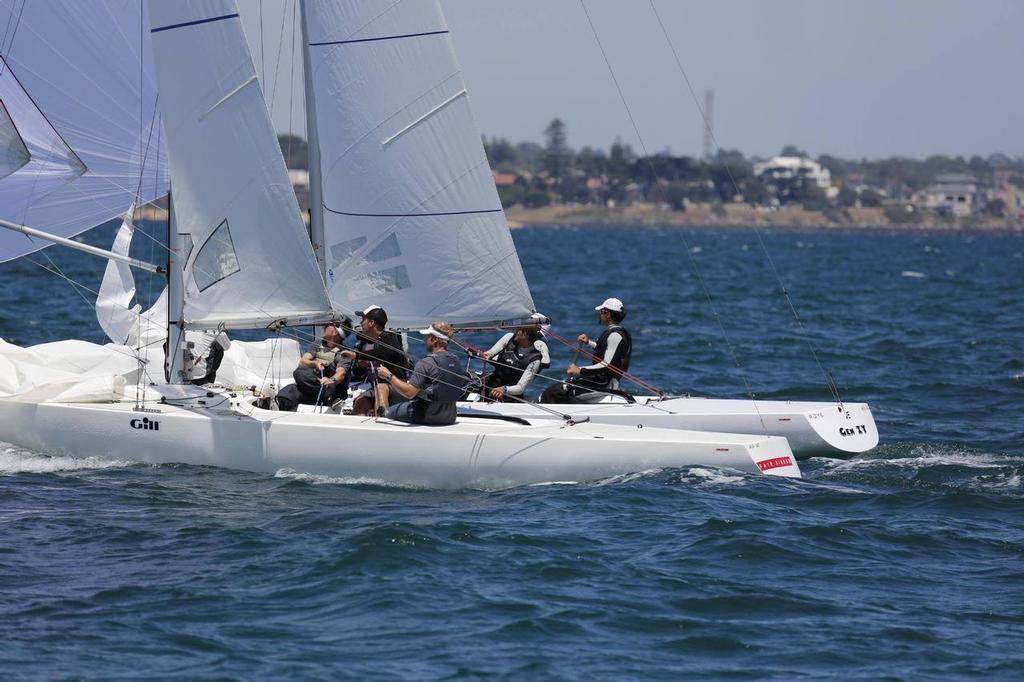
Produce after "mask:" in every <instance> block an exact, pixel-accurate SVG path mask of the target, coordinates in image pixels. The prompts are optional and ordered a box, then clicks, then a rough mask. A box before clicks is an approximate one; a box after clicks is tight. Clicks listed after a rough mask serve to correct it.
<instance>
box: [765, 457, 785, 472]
mask: <svg viewBox="0 0 1024 682" xmlns="http://www.w3.org/2000/svg"><path fill="white" fill-rule="evenodd" d="M792 464H793V458H792V457H774V458H772V459H762V460H761V461H760V462H758V463H757V468H758V469H760V470H761V471H768V470H769V469H778V468H779V467H788V466H790V465H792Z"/></svg>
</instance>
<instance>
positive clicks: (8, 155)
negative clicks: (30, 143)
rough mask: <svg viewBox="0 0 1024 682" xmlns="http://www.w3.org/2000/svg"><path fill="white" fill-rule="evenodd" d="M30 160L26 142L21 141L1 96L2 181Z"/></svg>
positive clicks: (0, 156)
mask: <svg viewBox="0 0 1024 682" xmlns="http://www.w3.org/2000/svg"><path fill="white" fill-rule="evenodd" d="M30 158H32V157H31V155H30V154H29V153H28V147H26V146H25V140H23V139H21V134H20V133H19V132H18V128H17V126H15V125H14V120H13V119H12V118H11V115H10V113H8V111H7V105H6V104H4V97H3V95H2V94H0V180H3V179H4V178H6V177H7V176H8V175H10V174H11V173H13V172H15V171H16V170H18V169H19V168H21V167H22V166H24V165H25V164H26V163H28V160H29V159H30Z"/></svg>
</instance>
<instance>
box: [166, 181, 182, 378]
mask: <svg viewBox="0 0 1024 682" xmlns="http://www.w3.org/2000/svg"><path fill="white" fill-rule="evenodd" d="M183 246H184V240H182V238H181V235H180V234H178V225H177V221H176V220H175V217H174V195H173V194H172V193H171V192H168V193H167V360H166V363H165V378H166V379H167V383H169V384H183V383H186V381H185V353H184V350H185V349H184V344H183V343H182V342H183V341H184V337H185V320H184V317H185V256H186V254H185V250H184V248H183Z"/></svg>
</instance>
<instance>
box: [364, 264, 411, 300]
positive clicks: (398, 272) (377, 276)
mask: <svg viewBox="0 0 1024 682" xmlns="http://www.w3.org/2000/svg"><path fill="white" fill-rule="evenodd" d="M411 286H412V280H411V279H410V278H409V270H408V269H407V268H406V267H405V266H404V265H399V266H397V267H393V268H387V269H385V270H377V271H376V272H370V273H367V274H365V275H360V276H358V277H354V278H353V279H351V280H350V281H349V298H351V299H353V300H358V299H364V298H372V297H373V296H377V295H382V294H390V293H393V292H395V291H401V290H402V289H408V288H409V287H411Z"/></svg>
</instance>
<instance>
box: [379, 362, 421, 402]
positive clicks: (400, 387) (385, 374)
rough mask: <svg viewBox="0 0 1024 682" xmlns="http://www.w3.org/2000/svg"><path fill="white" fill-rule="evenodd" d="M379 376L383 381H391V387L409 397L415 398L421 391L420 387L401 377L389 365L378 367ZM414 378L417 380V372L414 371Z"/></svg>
mask: <svg viewBox="0 0 1024 682" xmlns="http://www.w3.org/2000/svg"><path fill="white" fill-rule="evenodd" d="M377 378H379V379H380V380H381V381H386V382H387V383H389V384H390V385H391V388H393V389H394V390H396V391H398V392H399V393H401V394H402V395H403V396H404V397H406V398H409V399H410V400H411V399H412V398H415V397H416V396H417V395H419V393H420V389H419V388H417V387H416V386H413V385H412V384H410V383H409V382H408V381H405V380H404V379H399V378H398V377H397V376H395V375H394V373H392V371H391V370H390V369H388V368H387V367H383V366H382V367H378V368H377ZM412 380H413V381H415V380H416V372H413V377H412Z"/></svg>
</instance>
